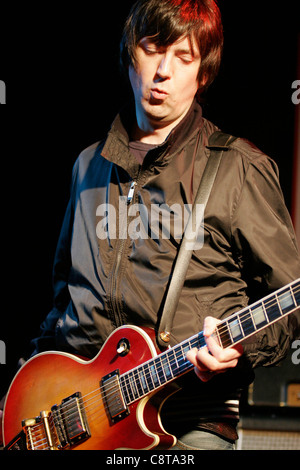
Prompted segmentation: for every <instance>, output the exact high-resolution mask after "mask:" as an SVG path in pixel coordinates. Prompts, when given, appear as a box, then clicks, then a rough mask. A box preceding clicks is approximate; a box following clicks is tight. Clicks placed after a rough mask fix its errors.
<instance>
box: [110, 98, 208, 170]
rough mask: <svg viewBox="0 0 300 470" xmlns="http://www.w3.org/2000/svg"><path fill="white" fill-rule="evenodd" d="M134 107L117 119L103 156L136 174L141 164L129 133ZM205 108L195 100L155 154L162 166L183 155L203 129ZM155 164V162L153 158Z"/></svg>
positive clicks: (123, 111) (153, 152)
mask: <svg viewBox="0 0 300 470" xmlns="http://www.w3.org/2000/svg"><path fill="white" fill-rule="evenodd" d="M133 109H134V106H133V105H131V106H127V107H126V108H124V109H123V110H122V111H121V112H120V114H118V115H117V117H116V118H115V120H114V122H113V124H112V126H111V129H110V131H109V133H108V136H107V139H106V141H105V144H104V147H103V149H102V152H101V155H102V156H103V157H104V158H105V159H107V160H109V161H111V162H112V163H115V164H117V165H119V166H121V167H122V168H124V169H125V170H127V171H128V172H129V174H132V173H136V171H137V166H139V165H138V163H137V161H136V159H135V157H134V156H133V155H132V154H131V152H130V150H129V130H128V129H130V127H131V124H132V122H133V119H134V114H133ZM203 123H204V121H203V118H202V108H201V106H200V105H199V104H198V103H197V101H196V100H194V102H193V104H192V106H191V108H190V110H189V112H188V113H187V115H186V116H185V117H184V118H183V120H182V121H181V122H180V123H179V124H178V125H177V126H176V127H175V128H174V129H173V130H172V132H171V133H170V134H169V136H168V138H167V139H166V141H165V142H163V143H162V144H160V145H158V146H157V147H156V148H155V150H152V151H151V153H152V154H153V157H154V158H155V160H156V161H157V163H158V162H159V160H161V158H165V157H166V155H168V160H169V158H170V157H172V156H173V155H175V154H176V153H177V152H179V151H180V150H181V149H182V148H184V147H185V145H186V144H187V143H188V142H189V141H190V140H191V139H192V138H193V137H194V136H195V135H196V134H197V133H198V132H199V130H200V129H201V128H202V127H203ZM152 160H153V158H152Z"/></svg>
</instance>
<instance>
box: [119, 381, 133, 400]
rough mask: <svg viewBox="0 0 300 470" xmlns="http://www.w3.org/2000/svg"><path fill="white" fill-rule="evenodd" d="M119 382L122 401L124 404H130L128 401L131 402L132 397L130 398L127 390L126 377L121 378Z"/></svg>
mask: <svg viewBox="0 0 300 470" xmlns="http://www.w3.org/2000/svg"><path fill="white" fill-rule="evenodd" d="M119 380H120V388H121V390H122V394H123V397H124V400H125V402H126V403H130V401H133V396H130V393H129V389H128V387H127V379H126V375H124V376H121V377H120V379H119Z"/></svg>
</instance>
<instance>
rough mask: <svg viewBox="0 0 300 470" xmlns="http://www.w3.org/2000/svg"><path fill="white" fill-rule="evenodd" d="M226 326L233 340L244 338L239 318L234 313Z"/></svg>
mask: <svg viewBox="0 0 300 470" xmlns="http://www.w3.org/2000/svg"><path fill="white" fill-rule="evenodd" d="M228 326H229V329H230V333H231V338H232V341H233V342H237V341H240V340H241V339H242V338H244V332H243V330H242V328H241V322H240V320H239V315H236V317H235V318H233V319H232V320H228Z"/></svg>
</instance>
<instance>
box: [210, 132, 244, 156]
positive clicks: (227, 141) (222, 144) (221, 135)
mask: <svg viewBox="0 0 300 470" xmlns="http://www.w3.org/2000/svg"><path fill="white" fill-rule="evenodd" d="M236 139H237V137H234V136H233V135H230V134H226V133H225V132H222V131H216V132H214V133H213V134H211V136H210V137H209V139H208V145H207V148H208V149H209V150H216V151H225V152H226V151H227V150H229V148H230V145H231V144H232V143H233V142H234V141H235V140H236Z"/></svg>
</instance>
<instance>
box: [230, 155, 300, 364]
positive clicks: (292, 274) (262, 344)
mask: <svg viewBox="0 0 300 470" xmlns="http://www.w3.org/2000/svg"><path fill="white" fill-rule="evenodd" d="M232 236H233V241H234V246H235V248H236V253H237V260H238V263H239V265H240V268H241V270H242V274H243V277H244V279H245V280H246V282H247V285H248V286H249V293H248V295H249V297H250V302H254V301H255V300H258V299H260V298H262V297H264V296H266V295H268V294H269V293H271V292H273V291H274V290H277V289H279V288H280V287H283V286H284V285H286V284H288V283H289V282H291V281H293V280H295V279H298V278H299V277H300V260H299V253H298V248H297V243H296V237H295V233H294V229H293V225H292V222H291V218H290V215H289V213H288V210H287V208H286V205H285V202H284V198H283V195H282V191H281V188H280V184H279V177H278V170H277V166H276V164H275V163H274V162H273V161H272V160H271V159H269V158H267V157H266V156H264V155H261V157H259V158H255V159H254V160H253V161H252V162H251V163H250V165H249V167H248V169H247V172H246V176H245V180H244V184H243V188H242V191H241V194H240V198H239V201H238V203H237V205H236V207H235V209H234V212H233V217H232ZM299 337H300V312H299V310H298V311H297V312H296V313H292V314H290V315H289V316H287V317H285V318H284V319H282V320H279V321H278V322H277V323H275V324H273V325H270V326H269V327H267V328H265V329H264V330H262V331H261V332H260V333H257V334H256V335H254V336H252V337H250V338H249V339H248V340H247V341H246V342H245V344H244V351H245V358H246V359H247V361H248V362H249V363H250V364H251V366H252V367H257V366H271V365H275V364H276V363H278V362H280V361H281V360H282V359H283V358H284V357H285V356H286V353H287V351H288V349H289V348H290V345H291V342H292V341H293V340H294V339H296V338H299Z"/></svg>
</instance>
